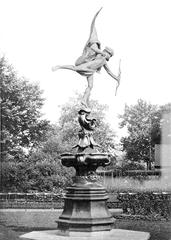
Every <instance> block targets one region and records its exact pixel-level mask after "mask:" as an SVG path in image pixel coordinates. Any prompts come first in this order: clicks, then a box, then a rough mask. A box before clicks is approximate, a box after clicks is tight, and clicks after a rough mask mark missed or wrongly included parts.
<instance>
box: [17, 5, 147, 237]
mask: <svg viewBox="0 0 171 240" xmlns="http://www.w3.org/2000/svg"><path fill="white" fill-rule="evenodd" d="M100 11H101V9H100V10H99V11H98V12H97V13H96V15H95V16H94V18H93V21H92V24H91V28H90V36H89V38H88V41H87V43H86V45H85V47H84V49H83V53H82V55H81V56H80V57H79V58H78V59H77V61H76V63H75V65H62V66H59V65H57V66H55V67H53V68H52V70H53V71H56V70H58V69H68V70H72V71H75V72H77V73H79V74H80V75H82V76H85V77H86V78H87V82H88V86H87V88H86V90H85V92H84V95H83V98H82V101H81V107H80V109H79V111H78V122H79V124H80V131H79V132H78V137H79V140H78V144H77V145H75V146H74V147H73V148H75V149H76V152H75V153H70V152H68V153H64V154H62V155H61V163H62V164H63V165H64V166H65V167H74V168H75V170H76V175H75V177H74V181H73V185H72V186H70V187H67V188H66V194H65V197H64V209H63V212H62V214H61V216H60V217H59V219H58V220H57V230H51V231H34V232H31V233H28V234H24V235H22V236H21V237H22V238H29V239H35V240H36V239H37V240H38V239H41V240H65V239H71V240H73V239H82V240H84V239H104V238H106V240H107V239H113V240H122V239H123V240H124V239H128V240H129V239H134V240H147V239H148V238H149V233H145V232H137V231H127V230H120V229H114V222H115V219H114V218H113V217H112V215H111V213H110V212H109V210H108V208H107V205H106V202H107V199H108V196H107V193H106V190H105V188H104V187H103V186H102V184H101V179H100V176H99V175H97V173H96V169H97V168H98V167H100V166H102V167H105V166H107V165H109V164H110V154H109V153H102V152H100V146H99V144H98V143H96V142H95V140H94V139H93V132H94V131H95V129H96V127H97V124H96V119H91V118H90V113H91V110H90V104H89V98H90V93H91V90H92V87H93V76H94V73H96V72H99V71H100V70H101V68H102V67H104V69H105V70H106V72H107V73H108V74H109V75H110V76H111V77H112V78H114V79H115V80H116V81H117V83H118V84H117V88H118V86H119V83H120V77H121V71H120V67H119V73H118V75H117V76H116V75H114V74H113V73H112V72H111V70H110V69H109V67H108V65H107V61H108V60H109V59H110V58H111V57H112V56H113V50H112V49H111V48H109V47H106V48H105V49H104V50H103V51H102V50H101V44H100V42H99V40H98V37H97V33H96V29H95V20H96V17H97V15H98V14H99V12H100ZM117 88H116V90H117Z"/></svg>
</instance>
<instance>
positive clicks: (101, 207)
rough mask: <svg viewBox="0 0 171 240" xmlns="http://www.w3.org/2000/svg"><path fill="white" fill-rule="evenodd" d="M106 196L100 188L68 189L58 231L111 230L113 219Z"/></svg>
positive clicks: (76, 187)
mask: <svg viewBox="0 0 171 240" xmlns="http://www.w3.org/2000/svg"><path fill="white" fill-rule="evenodd" d="M107 199H108V196H107V194H106V191H105V189H104V188H103V187H101V186H98V187H97V186H96V187H88V186H84V187H78V186H73V187H68V188H67V193H66V196H65V205H64V210H63V213H62V214H61V216H60V217H59V219H58V221H57V223H58V230H61V231H75V232H93V231H95V232H96V231H106V230H111V229H112V228H113V224H114V218H113V217H112V215H111V213H110V212H109V210H108V208H107V206H106V201H107Z"/></svg>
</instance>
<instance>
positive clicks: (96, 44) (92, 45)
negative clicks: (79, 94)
mask: <svg viewBox="0 0 171 240" xmlns="http://www.w3.org/2000/svg"><path fill="white" fill-rule="evenodd" d="M101 9H102V8H101ZM101 9H100V10H99V11H98V12H97V13H96V14H95V16H94V18H93V20H92V23H91V28H90V35H89V38H88V41H87V42H86V44H85V47H84V49H83V52H82V55H81V56H80V57H79V58H78V59H77V60H76V62H75V65H57V66H55V67H53V68H52V71H56V70H58V69H68V70H72V71H75V72H77V73H79V74H80V75H82V76H85V77H86V78H87V83H88V86H87V88H86V89H85V92H84V95H83V98H82V102H81V103H82V104H83V106H84V107H86V108H88V107H89V98H90V94H91V90H92V88H93V76H94V73H96V72H97V73H99V72H100V71H101V69H102V67H104V69H105V70H106V72H107V73H108V74H109V75H110V76H111V77H112V78H114V79H115V80H116V81H117V87H116V92H117V89H118V87H119V84H120V78H121V70H120V65H119V73H118V75H117V76H116V75H114V74H113V73H112V72H111V70H110V69H109V67H108V65H107V61H109V59H110V58H111V57H112V56H113V55H114V52H113V50H112V49H111V48H109V47H105V48H104V50H101V43H100V41H99V40H98V37H97V32H96V28H95V20H96V18H97V16H98V14H99V12H100V11H101ZM116 92H115V94H116Z"/></svg>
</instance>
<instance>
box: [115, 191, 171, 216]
mask: <svg viewBox="0 0 171 240" xmlns="http://www.w3.org/2000/svg"><path fill="white" fill-rule="evenodd" d="M118 200H119V201H121V203H122V208H123V212H124V213H127V214H133V215H142V216H145V217H146V218H156V219H161V218H165V219H168V218H169V217H170V215H171V193H169V192H157V193H155V192H148V191H147V192H134V193H132V192H130V193H128V192H127V193H119V194H118Z"/></svg>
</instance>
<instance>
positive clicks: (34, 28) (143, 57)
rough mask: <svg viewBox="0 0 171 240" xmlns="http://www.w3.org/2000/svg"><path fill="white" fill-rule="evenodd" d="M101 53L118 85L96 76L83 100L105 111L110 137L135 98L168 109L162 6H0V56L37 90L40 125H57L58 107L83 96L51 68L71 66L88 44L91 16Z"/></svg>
mask: <svg viewBox="0 0 171 240" xmlns="http://www.w3.org/2000/svg"><path fill="white" fill-rule="evenodd" d="M101 7H103V9H102V11H101V12H100V14H99V16H98V17H97V19H96V29H97V33H98V38H99V40H100V42H101V45H102V48H105V46H109V47H111V48H112V49H113V50H114V53H115V54H114V56H113V57H112V58H111V59H110V61H109V63H108V65H109V67H110V69H111V71H112V72H113V73H114V74H116V75H117V74H118V66H119V61H120V59H121V72H122V75H121V84H120V87H119V89H118V92H117V95H116V96H115V87H116V82H115V80H114V79H112V78H111V77H110V76H109V75H108V74H107V73H106V72H105V70H104V69H103V70H102V71H101V73H100V74H95V76H94V87H93V90H92V94H91V98H92V99H95V100H98V101H99V102H100V103H102V104H107V105H108V106H109V109H108V111H107V118H106V121H107V122H109V123H110V124H111V127H112V128H113V129H114V130H115V131H117V130H118V125H117V123H118V118H117V116H118V114H122V113H123V111H124V105H125V104H128V105H130V104H135V103H136V102H137V100H138V99H139V98H142V99H144V100H146V101H147V102H149V103H152V104H160V105H162V104H165V103H168V102H171V93H170V92H171V87H170V81H171V67H170V64H171V31H170V29H171V27H170V25H171V14H170V9H171V2H170V0H129V1H127V0H100V1H99V0H93V1H92V0H85V1H83V0H0V23H1V27H0V54H1V55H5V56H6V58H7V59H8V62H9V63H10V64H12V65H13V66H14V68H15V69H16V71H17V72H18V74H19V76H24V77H26V78H27V79H28V80H29V81H30V82H38V83H39V85H40V88H41V89H43V90H44V95H43V96H44V97H45V99H46V100H45V105H44V107H43V110H42V111H43V113H44V116H45V118H47V119H49V120H51V121H52V122H57V120H58V118H59V114H60V113H59V110H60V108H59V105H62V104H65V103H66V102H67V101H69V98H71V97H73V96H74V95H75V92H78V93H81V94H83V92H84V90H85V88H86V86H87V81H86V78H85V77H82V76H81V75H79V74H77V73H75V72H72V71H67V70H58V71H56V72H52V71H51V68H52V66H55V65H63V64H74V63H75V60H76V59H77V58H78V57H79V56H80V55H81V53H82V50H83V47H84V45H85V43H86V41H87V39H88V37H89V32H90V24H91V21H92V18H93V17H94V15H95V13H96V12H97V11H98V10H99V9H100V8H101Z"/></svg>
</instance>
